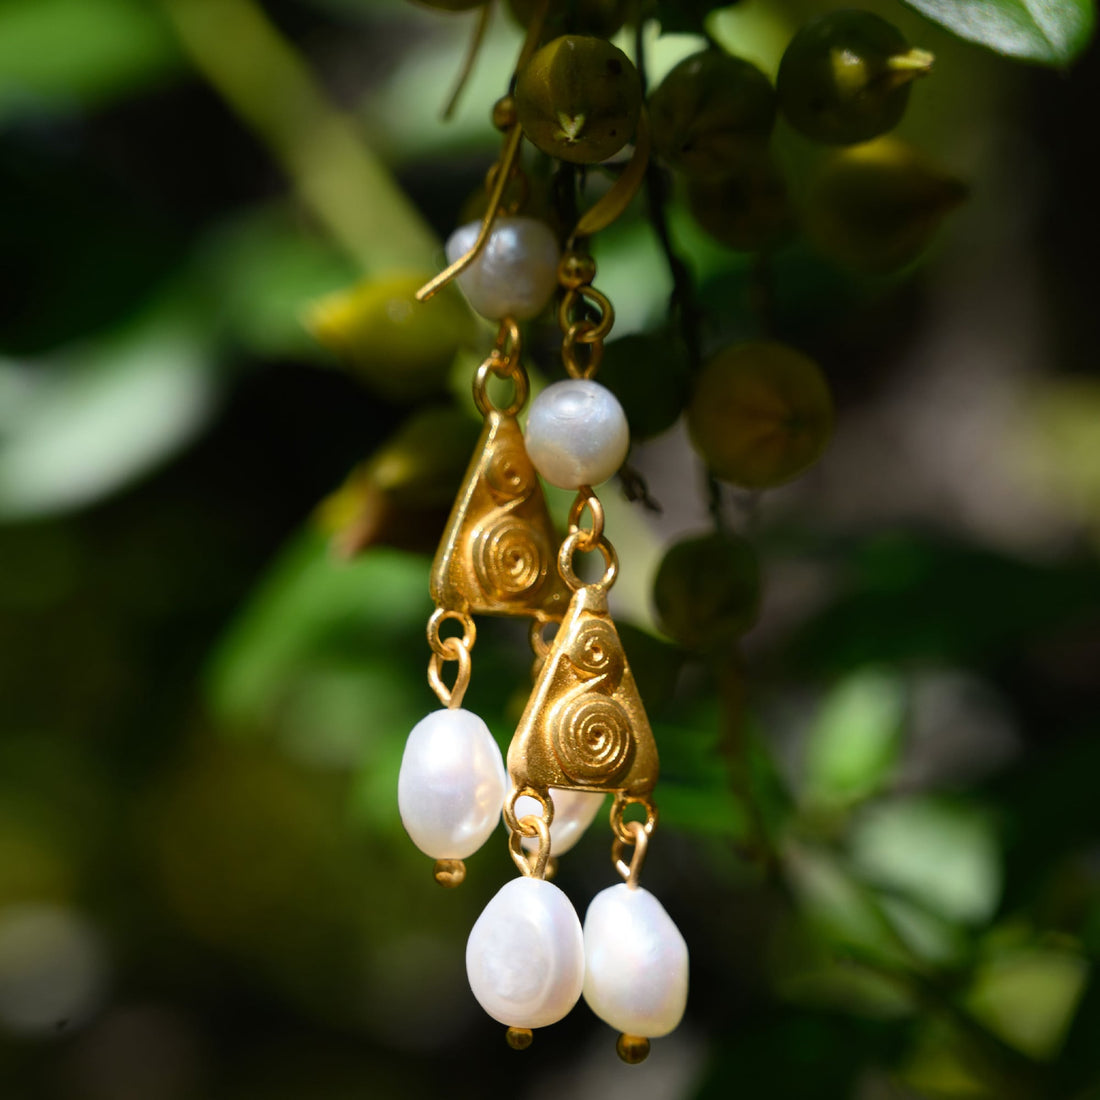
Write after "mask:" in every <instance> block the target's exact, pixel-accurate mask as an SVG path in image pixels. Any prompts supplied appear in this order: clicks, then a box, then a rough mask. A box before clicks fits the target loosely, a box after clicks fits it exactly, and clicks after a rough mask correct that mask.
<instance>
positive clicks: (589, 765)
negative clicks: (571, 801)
mask: <svg viewBox="0 0 1100 1100" xmlns="http://www.w3.org/2000/svg"><path fill="white" fill-rule="evenodd" d="M551 729H552V736H553V743H554V753H555V755H556V756H557V758H558V763H559V764H560V765H561V769H562V771H563V772H565V774H566V775H567V776H568V777H569V778H570V779H572V780H573V781H574V782H575V783H580V784H585V785H591V786H606V785H610V784H612V783H614V782H615V780H616V779H618V778H619V777H620V776H621V775H622V774H623V772H624V771H626V769H627V768H628V767H629V765H630V761H631V758H632V756H633V755H634V737H633V733H632V731H631V728H630V719H629V718H628V717H627V713H626V711H625V710H624V709H623V708H622V706H620V705H619V703H617V702H616V701H615V700H614V699H612V698H611V697H610V696H608V695H600V694H597V693H596V692H583V693H582V694H580V695H575V696H574V697H573V698H572V699H568V700H565V701H563V702H562V703H561V704H559V706H558V707H556V708H555V712H554V714H553V715H552V718H551Z"/></svg>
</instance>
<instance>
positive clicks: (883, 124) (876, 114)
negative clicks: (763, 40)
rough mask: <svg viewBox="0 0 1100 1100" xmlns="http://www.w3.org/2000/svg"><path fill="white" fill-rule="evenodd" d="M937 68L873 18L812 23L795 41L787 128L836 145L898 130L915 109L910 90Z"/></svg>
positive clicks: (841, 16) (783, 68)
mask: <svg viewBox="0 0 1100 1100" xmlns="http://www.w3.org/2000/svg"><path fill="white" fill-rule="evenodd" d="M931 67H932V55H931V54H930V53H926V52H925V51H924V50H911V49H910V48H909V44H908V43H907V42H906V41H905V39H904V38H903V37H902V34H901V32H900V31H899V30H898V29H897V28H896V27H895V26H894V25H893V24H892V23H887V22H886V20H885V19H880V18H879V17H878V16H877V15H872V14H871V13H870V12H866V11H834V12H829V13H828V14H826V15H819V16H817V17H816V18H814V19H811V20H809V22H807V23H806V24H804V25H803V27H802V28H801V29H800V30H799V32H798V33H797V34H796V35H795V36H794V38H792V39H791V42H790V45H788V46H787V50H786V52H785V53H784V54H783V60H782V61H781V62H780V65H779V76H778V79H777V80H776V91H777V93H778V95H779V107H780V110H782V112H783V115H784V117H785V118H786V119H787V121H788V122H789V123H790V124H791V125H792V126H793V127H794V128H795V129H796V130H798V131H799V132H800V133H802V134H804V135H805V136H806V137H808V138H811V139H812V140H814V141H821V142H824V143H825V144H828V145H854V144H855V143H857V142H861V141H870V140H871V138H874V137H878V135H879V134H884V133H886V131H887V130H892V129H893V128H894V127H895V126H896V125H897V124H898V122H900V121H901V117H902V115H903V114H904V113H905V107H906V104H907V103H908V102H909V88H910V83H911V81H912V80H913V79H914V77H917V76H923V75H924V74H925V73H927V72H928V71H929V70H930V69H931Z"/></svg>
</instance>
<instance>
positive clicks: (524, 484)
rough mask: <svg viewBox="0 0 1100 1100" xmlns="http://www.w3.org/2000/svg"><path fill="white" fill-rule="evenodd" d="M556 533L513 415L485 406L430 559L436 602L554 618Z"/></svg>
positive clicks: (564, 596) (562, 598)
mask: <svg viewBox="0 0 1100 1100" xmlns="http://www.w3.org/2000/svg"><path fill="white" fill-rule="evenodd" d="M556 546H557V535H556V533H555V531H554V526H553V524H552V523H551V522H550V513H549V511H548V510H547V507H546V498H545V496H544V495H543V491H542V485H541V484H540V482H539V479H538V474H536V473H535V468H534V466H533V465H532V464H531V459H530V458H529V457H528V456H527V449H526V447H525V446H524V444H523V433H522V432H521V431H520V428H519V424H518V423H517V421H516V418H515V417H514V416H511V415H509V414H508V413H505V412H502V411H500V410H499V409H492V410H490V411H489V413H488V414H487V415H486V417H485V427H484V429H483V430H482V433H481V439H480V441H479V443H478V448H477V450H476V451H475V452H474V457H473V459H472V461H471V462H470V466H469V469H467V471H466V478H465V481H464V482H463V485H462V489H461V490H460V492H459V494H458V497H457V499H456V500H455V504H454V508H453V509H452V510H451V516H450V519H449V520H448V521H447V528H446V530H445V531H444V534H443V541H442V542H441V543H440V544H439V549H438V550H437V551H436V555H435V561H434V562H433V563H432V575H431V594H432V599H433V600H435V603H436V605H437V606H439V607H446V608H451V609H453V610H456V611H468V612H470V613H472V614H481V615H531V616H533V617H535V618H540V619H560V618H561V616H562V614H563V613H564V611H565V608H566V605H567V603H568V601H569V589H568V587H567V586H566V584H565V582H564V581H563V580H562V578H561V575H560V574H559V573H558V570H557V564H556V553H555V548H556Z"/></svg>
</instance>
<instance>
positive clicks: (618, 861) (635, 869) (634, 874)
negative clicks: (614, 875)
mask: <svg viewBox="0 0 1100 1100" xmlns="http://www.w3.org/2000/svg"><path fill="white" fill-rule="evenodd" d="M626 827H627V828H628V829H629V830H630V840H629V841H624V840H623V838H622V837H621V836H616V837H615V839H614V840H613V841H612V842H611V862H612V863H613V864H614V865H615V870H616V871H618V872H619V874H620V875H622V877H623V881H624V882H625V883H626V885H627V887H628V888H629V889H631V890H637V889H638V876H639V875H640V874H641V873H642V864H643V863H645V855H646V851H647V850H648V848H649V833H647V832H646V829H645V826H644V825H643V824H642V823H641V822H640V821H628V822H627V823H626ZM628 844H632V845H633V846H634V854H633V855H632V856H631V857H630V862H629V863H627V862H626V860H625V859H623V849H624V848H625V847H627V845H628Z"/></svg>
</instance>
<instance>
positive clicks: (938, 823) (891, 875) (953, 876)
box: [851, 798, 1002, 923]
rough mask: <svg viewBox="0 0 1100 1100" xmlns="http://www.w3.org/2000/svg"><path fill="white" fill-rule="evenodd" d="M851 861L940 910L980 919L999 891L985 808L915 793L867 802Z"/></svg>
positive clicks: (882, 883) (996, 854)
mask: <svg viewBox="0 0 1100 1100" xmlns="http://www.w3.org/2000/svg"><path fill="white" fill-rule="evenodd" d="M851 845H852V860H853V865H854V867H855V869H856V870H857V871H858V872H859V873H860V874H861V875H862V876H863V877H864V878H865V879H866V880H868V881H869V882H871V883H873V884H874V885H876V886H879V887H882V888H885V889H889V890H896V891H899V892H901V893H902V894H904V895H906V896H908V897H909V898H910V899H912V900H914V901H916V902H918V903H919V904H920V905H922V906H924V907H927V908H928V909H930V910H931V911H932V912H933V913H938V914H940V915H941V916H942V917H945V918H948V919H953V920H959V921H964V922H967V923H979V922H981V921H985V920H988V919H989V917H990V916H992V914H993V911H994V909H995V908H996V905H997V902H998V900H999V898H1000V895H1001V879H1002V872H1001V865H1000V851H999V848H998V844H997V838H996V835H995V833H994V829H993V824H992V822H991V821H990V819H989V817H988V815H987V814H985V813H983V812H982V811H981V810H980V809H978V808H977V807H974V806H970V805H967V804H965V803H953V802H948V801H946V800H939V799H931V798H913V799H907V800H904V801H896V802H888V803H882V804H880V805H876V806H874V807H870V808H868V809H867V810H865V811H864V813H863V814H862V815H860V817H859V818H858V819H857V820H856V822H855V823H854V825H853V831H852V838H851Z"/></svg>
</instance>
